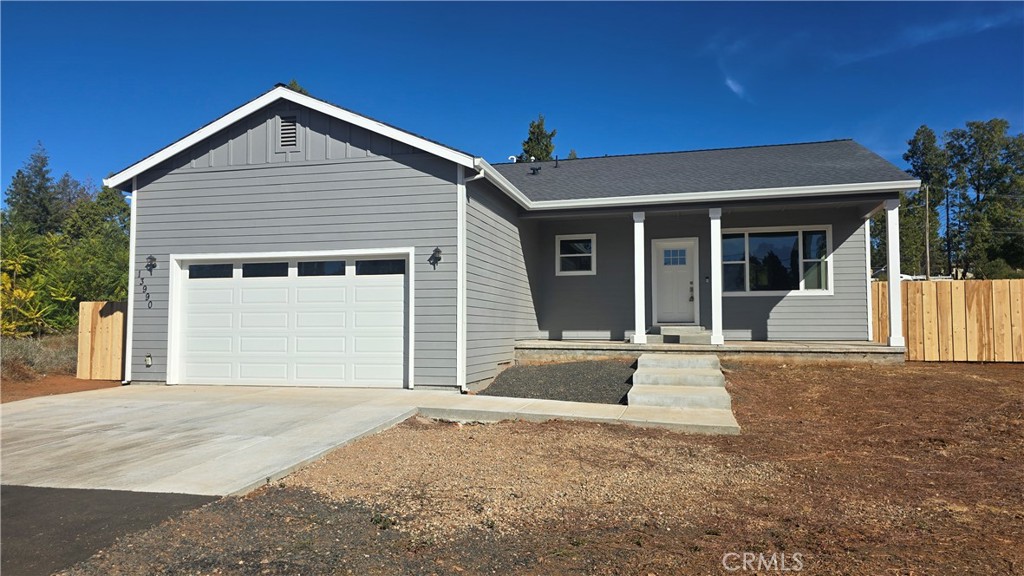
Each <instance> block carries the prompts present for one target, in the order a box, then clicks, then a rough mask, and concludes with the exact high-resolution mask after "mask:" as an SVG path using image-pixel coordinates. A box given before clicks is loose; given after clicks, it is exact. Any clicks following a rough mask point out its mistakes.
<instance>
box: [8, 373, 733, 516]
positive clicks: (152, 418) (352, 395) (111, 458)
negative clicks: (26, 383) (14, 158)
mask: <svg viewBox="0 0 1024 576" xmlns="http://www.w3.org/2000/svg"><path fill="white" fill-rule="evenodd" d="M417 413H419V414H421V415H423V416H426V417H428V418H440V419H447V420H460V421H480V422H497V421H499V420H506V419H516V420H530V421H543V420H550V419H554V418H557V419H566V420H588V421H593V422H607V423H621V424H633V425H639V426H659V427H666V428H671V429H674V430H680V431H686V432H695V433H701V434H735V433H737V432H738V430H739V428H738V426H737V425H736V420H735V419H734V418H733V416H732V412H731V411H729V410H708V409H703V408H699V409H680V408H661V407H656V406H622V405H613V404H587V403H582V402H562V401H555V400H531V399H524V398H501V397H496V396H468V395H461V394H458V393H456V392H439V391H423V390H371V389H339V388H260V387H241V386H123V387H120V388H107V389H103V390H94V391H91V392H79V393H76V394H64V395H57V396H46V397H41V398H32V399H30V400H22V401H19V402H11V403H7V404H3V405H2V406H0V415H2V423H0V427H2V430H0V433H2V436H0V446H2V459H3V469H2V474H0V481H2V483H3V484H5V485H18V486H34V487H42V488H83V489H102V490H129V491H136V492H163V493H176V494H199V495H209V496H226V495H235V494H244V493H246V492H248V491H250V490H253V489H255V488H257V487H259V486H261V485H263V484H266V483H268V482H272V481H274V480H277V479H278V478H281V477H283V476H285V475H287V474H288V473H290V472H291V471H293V470H295V469H296V468H298V467H300V466H302V465H304V464H306V463H308V462H310V461H312V460H315V459H316V458H319V457H320V456H322V455H323V454H325V453H327V452H328V451H330V450H332V449H334V448H337V447H338V446H341V445H343V444H346V443H348V442H352V441H353V440H356V439H358V438H361V437H363V436H366V435H367V434H373V433H375V432H378V431H380V430H383V429H385V428H388V427H390V426H393V425H395V424H397V423H399V422H401V421H403V420H405V419H406V418H408V417H410V416H412V415H414V414H417Z"/></svg>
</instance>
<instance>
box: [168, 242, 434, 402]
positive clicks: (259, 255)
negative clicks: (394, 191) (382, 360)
mask: <svg viewBox="0 0 1024 576" xmlns="http://www.w3.org/2000/svg"><path fill="white" fill-rule="evenodd" d="M375 256H376V257H380V256H400V257H404V258H405V259H406V263H405V276H406V303H407V306H406V311H405V323H406V330H405V333H406V338H408V349H409V355H408V358H407V359H406V362H408V364H407V365H406V367H405V370H406V372H405V373H406V388H408V389H410V390H411V389H413V388H415V387H416V382H415V380H414V371H415V366H416V363H415V360H416V266H415V265H414V264H415V262H416V249H415V248H413V247H407V248H371V249H366V250H362V249H353V250H309V251H304V252H222V253H206V254H171V255H170V256H169V257H168V260H170V271H169V278H168V296H167V375H166V382H167V384H168V385H175V384H181V379H182V376H181V358H180V357H179V354H181V350H180V348H181V343H180V342H179V340H180V339H181V321H180V320H179V318H178V316H179V315H180V314H181V312H182V310H183V304H182V293H183V292H184V283H185V282H186V281H187V280H188V265H189V264H204V263H208V262H216V261H222V262H229V261H230V262H232V263H233V264H235V266H234V269H233V276H232V277H233V278H241V274H242V267H241V266H240V265H239V264H238V262H237V261H240V260H244V261H246V262H261V261H262V262H267V261H278V260H287V261H288V278H295V277H296V276H295V274H297V271H296V270H297V264H296V263H297V262H298V261H300V260H318V259H321V258H332V257H333V258H351V257H375ZM346 272H347V270H346ZM288 278H283V279H284V280H287V279H288Z"/></svg>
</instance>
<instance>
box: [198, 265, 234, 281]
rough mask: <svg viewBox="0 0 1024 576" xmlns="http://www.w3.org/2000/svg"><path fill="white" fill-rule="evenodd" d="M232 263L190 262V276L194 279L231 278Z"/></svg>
mask: <svg viewBox="0 0 1024 576" xmlns="http://www.w3.org/2000/svg"><path fill="white" fill-rule="evenodd" d="M233 268H234V265H232V264H190V265H189V267H188V277H189V278H190V279H193V280H202V279H206V278H231V274H232V269H233Z"/></svg>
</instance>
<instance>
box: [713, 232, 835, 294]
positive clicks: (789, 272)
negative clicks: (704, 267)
mask: <svg viewBox="0 0 1024 576" xmlns="http://www.w3.org/2000/svg"><path fill="white" fill-rule="evenodd" d="M792 292H797V293H802V294H831V293H832V227H831V226H828V225H821V226H799V227H773V228H745V229H735V228H734V229H729V230H723V231H722V293H723V295H724V296H742V295H781V294H788V293H792Z"/></svg>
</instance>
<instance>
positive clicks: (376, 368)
mask: <svg viewBox="0 0 1024 576" xmlns="http://www.w3.org/2000/svg"><path fill="white" fill-rule="evenodd" d="M352 376H353V379H354V380H355V381H356V382H365V383H368V384H372V383H376V382H392V381H394V380H401V378H402V365H401V364H394V363H387V362H380V363H372V362H367V363H359V364H355V365H353V373H352Z"/></svg>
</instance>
